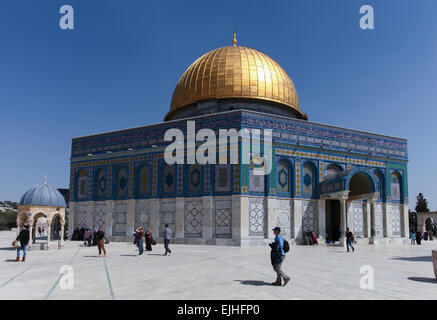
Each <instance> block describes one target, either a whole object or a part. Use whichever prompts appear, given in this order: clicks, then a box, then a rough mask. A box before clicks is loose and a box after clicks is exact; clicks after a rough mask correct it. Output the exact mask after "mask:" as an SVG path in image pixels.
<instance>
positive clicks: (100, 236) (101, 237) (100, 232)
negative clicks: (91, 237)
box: [95, 227, 106, 258]
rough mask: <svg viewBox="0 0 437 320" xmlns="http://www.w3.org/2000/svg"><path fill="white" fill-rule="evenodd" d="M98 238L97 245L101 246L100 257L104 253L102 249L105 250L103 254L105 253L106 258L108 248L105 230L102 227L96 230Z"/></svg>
mask: <svg viewBox="0 0 437 320" xmlns="http://www.w3.org/2000/svg"><path fill="white" fill-rule="evenodd" d="M95 237H96V238H97V246H98V248H99V257H101V255H102V250H103V254H104V256H103V257H104V258H106V249H105V240H104V238H105V232H104V231H103V229H102V227H100V228H99V230H97V232H96V236H95Z"/></svg>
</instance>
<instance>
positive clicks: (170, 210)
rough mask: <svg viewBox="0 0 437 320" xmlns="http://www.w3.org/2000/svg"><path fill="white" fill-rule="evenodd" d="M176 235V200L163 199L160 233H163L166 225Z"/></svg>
mask: <svg viewBox="0 0 437 320" xmlns="http://www.w3.org/2000/svg"><path fill="white" fill-rule="evenodd" d="M166 224H168V227H169V228H170V229H171V231H172V232H173V235H175V232H176V228H175V227H176V202H175V201H162V202H161V230H158V234H159V235H161V234H162V232H163V231H164V229H165V225H166Z"/></svg>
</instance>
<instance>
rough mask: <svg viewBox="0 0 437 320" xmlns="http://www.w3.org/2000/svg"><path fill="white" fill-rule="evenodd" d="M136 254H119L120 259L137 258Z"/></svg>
mask: <svg viewBox="0 0 437 320" xmlns="http://www.w3.org/2000/svg"><path fill="white" fill-rule="evenodd" d="M137 256H138V255H137V254H120V257H137Z"/></svg>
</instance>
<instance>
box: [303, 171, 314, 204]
mask: <svg viewBox="0 0 437 320" xmlns="http://www.w3.org/2000/svg"><path fill="white" fill-rule="evenodd" d="M314 172H315V170H314V166H313V165H312V164H311V163H307V164H305V165H304V166H303V168H302V194H304V195H305V196H311V197H312V196H313V194H314V177H315V174H314Z"/></svg>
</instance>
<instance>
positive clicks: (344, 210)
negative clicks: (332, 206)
mask: <svg viewBox="0 0 437 320" xmlns="http://www.w3.org/2000/svg"><path fill="white" fill-rule="evenodd" d="M346 213H347V201H346V199H340V227H341V234H340V241H339V242H340V246H342V247H346V240H345V237H346V227H347V218H346Z"/></svg>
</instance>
